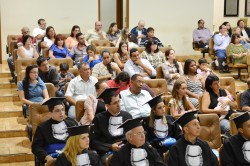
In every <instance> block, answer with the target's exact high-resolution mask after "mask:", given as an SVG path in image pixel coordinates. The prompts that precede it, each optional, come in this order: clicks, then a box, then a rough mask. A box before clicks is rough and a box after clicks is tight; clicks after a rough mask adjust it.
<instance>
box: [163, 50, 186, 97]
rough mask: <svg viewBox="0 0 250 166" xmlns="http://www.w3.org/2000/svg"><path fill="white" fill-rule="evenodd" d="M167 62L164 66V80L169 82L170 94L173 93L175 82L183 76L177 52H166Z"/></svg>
mask: <svg viewBox="0 0 250 166" xmlns="http://www.w3.org/2000/svg"><path fill="white" fill-rule="evenodd" d="M165 58H166V61H165V62H164V63H163V64H162V72H163V75H164V78H165V79H166V80H167V81H168V92H172V89H173V86H174V83H175V81H176V80H177V79H178V78H180V77H181V75H183V69H182V65H181V63H180V62H177V61H176V59H175V51H174V50H173V49H169V50H167V51H166V52H165Z"/></svg>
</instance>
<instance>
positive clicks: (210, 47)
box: [208, 38, 215, 57]
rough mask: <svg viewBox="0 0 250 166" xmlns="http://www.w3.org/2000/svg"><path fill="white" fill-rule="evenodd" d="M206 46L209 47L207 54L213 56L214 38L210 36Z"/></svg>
mask: <svg viewBox="0 0 250 166" xmlns="http://www.w3.org/2000/svg"><path fill="white" fill-rule="evenodd" d="M208 48H209V51H208V53H209V56H210V57H215V52H214V38H210V39H209V41H208Z"/></svg>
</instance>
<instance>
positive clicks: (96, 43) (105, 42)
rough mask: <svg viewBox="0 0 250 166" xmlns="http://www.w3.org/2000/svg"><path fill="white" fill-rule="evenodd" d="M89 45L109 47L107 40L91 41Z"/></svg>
mask: <svg viewBox="0 0 250 166" xmlns="http://www.w3.org/2000/svg"><path fill="white" fill-rule="evenodd" d="M91 45H94V46H95V47H99V46H100V47H111V44H110V41H109V40H92V41H91Z"/></svg>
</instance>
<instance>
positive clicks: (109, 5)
mask: <svg viewBox="0 0 250 166" xmlns="http://www.w3.org/2000/svg"><path fill="white" fill-rule="evenodd" d="M101 21H102V29H103V30H104V31H105V32H107V30H108V28H109V25H110V24H111V23H112V22H116V0H101Z"/></svg>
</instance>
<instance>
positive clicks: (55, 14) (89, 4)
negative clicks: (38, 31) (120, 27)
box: [0, 0, 98, 60]
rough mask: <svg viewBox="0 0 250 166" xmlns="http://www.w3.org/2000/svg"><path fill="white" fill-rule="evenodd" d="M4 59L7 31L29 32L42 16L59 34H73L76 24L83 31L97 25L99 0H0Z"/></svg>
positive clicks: (14, 32)
mask: <svg viewBox="0 0 250 166" xmlns="http://www.w3.org/2000/svg"><path fill="white" fill-rule="evenodd" d="M0 1H1V6H0V10H1V26H2V27H1V33H2V53H3V56H2V59H3V60H4V59H7V57H8V56H7V55H6V53H5V46H6V42H7V41H6V40H7V35H8V34H21V30H20V29H21V28H22V27H23V26H28V27H29V28H30V31H32V30H33V29H34V28H35V27H37V20H38V19H39V18H44V19H46V22H47V26H49V25H52V26H53V27H54V28H55V30H56V33H70V31H71V28H72V26H73V25H79V26H80V27H81V31H82V32H83V33H84V32H86V31H87V30H88V29H90V28H94V22H95V21H97V20H98V1H97V0H71V1H62V0H36V1H34V0H20V1H19V0H18V1H17V0H0Z"/></svg>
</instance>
